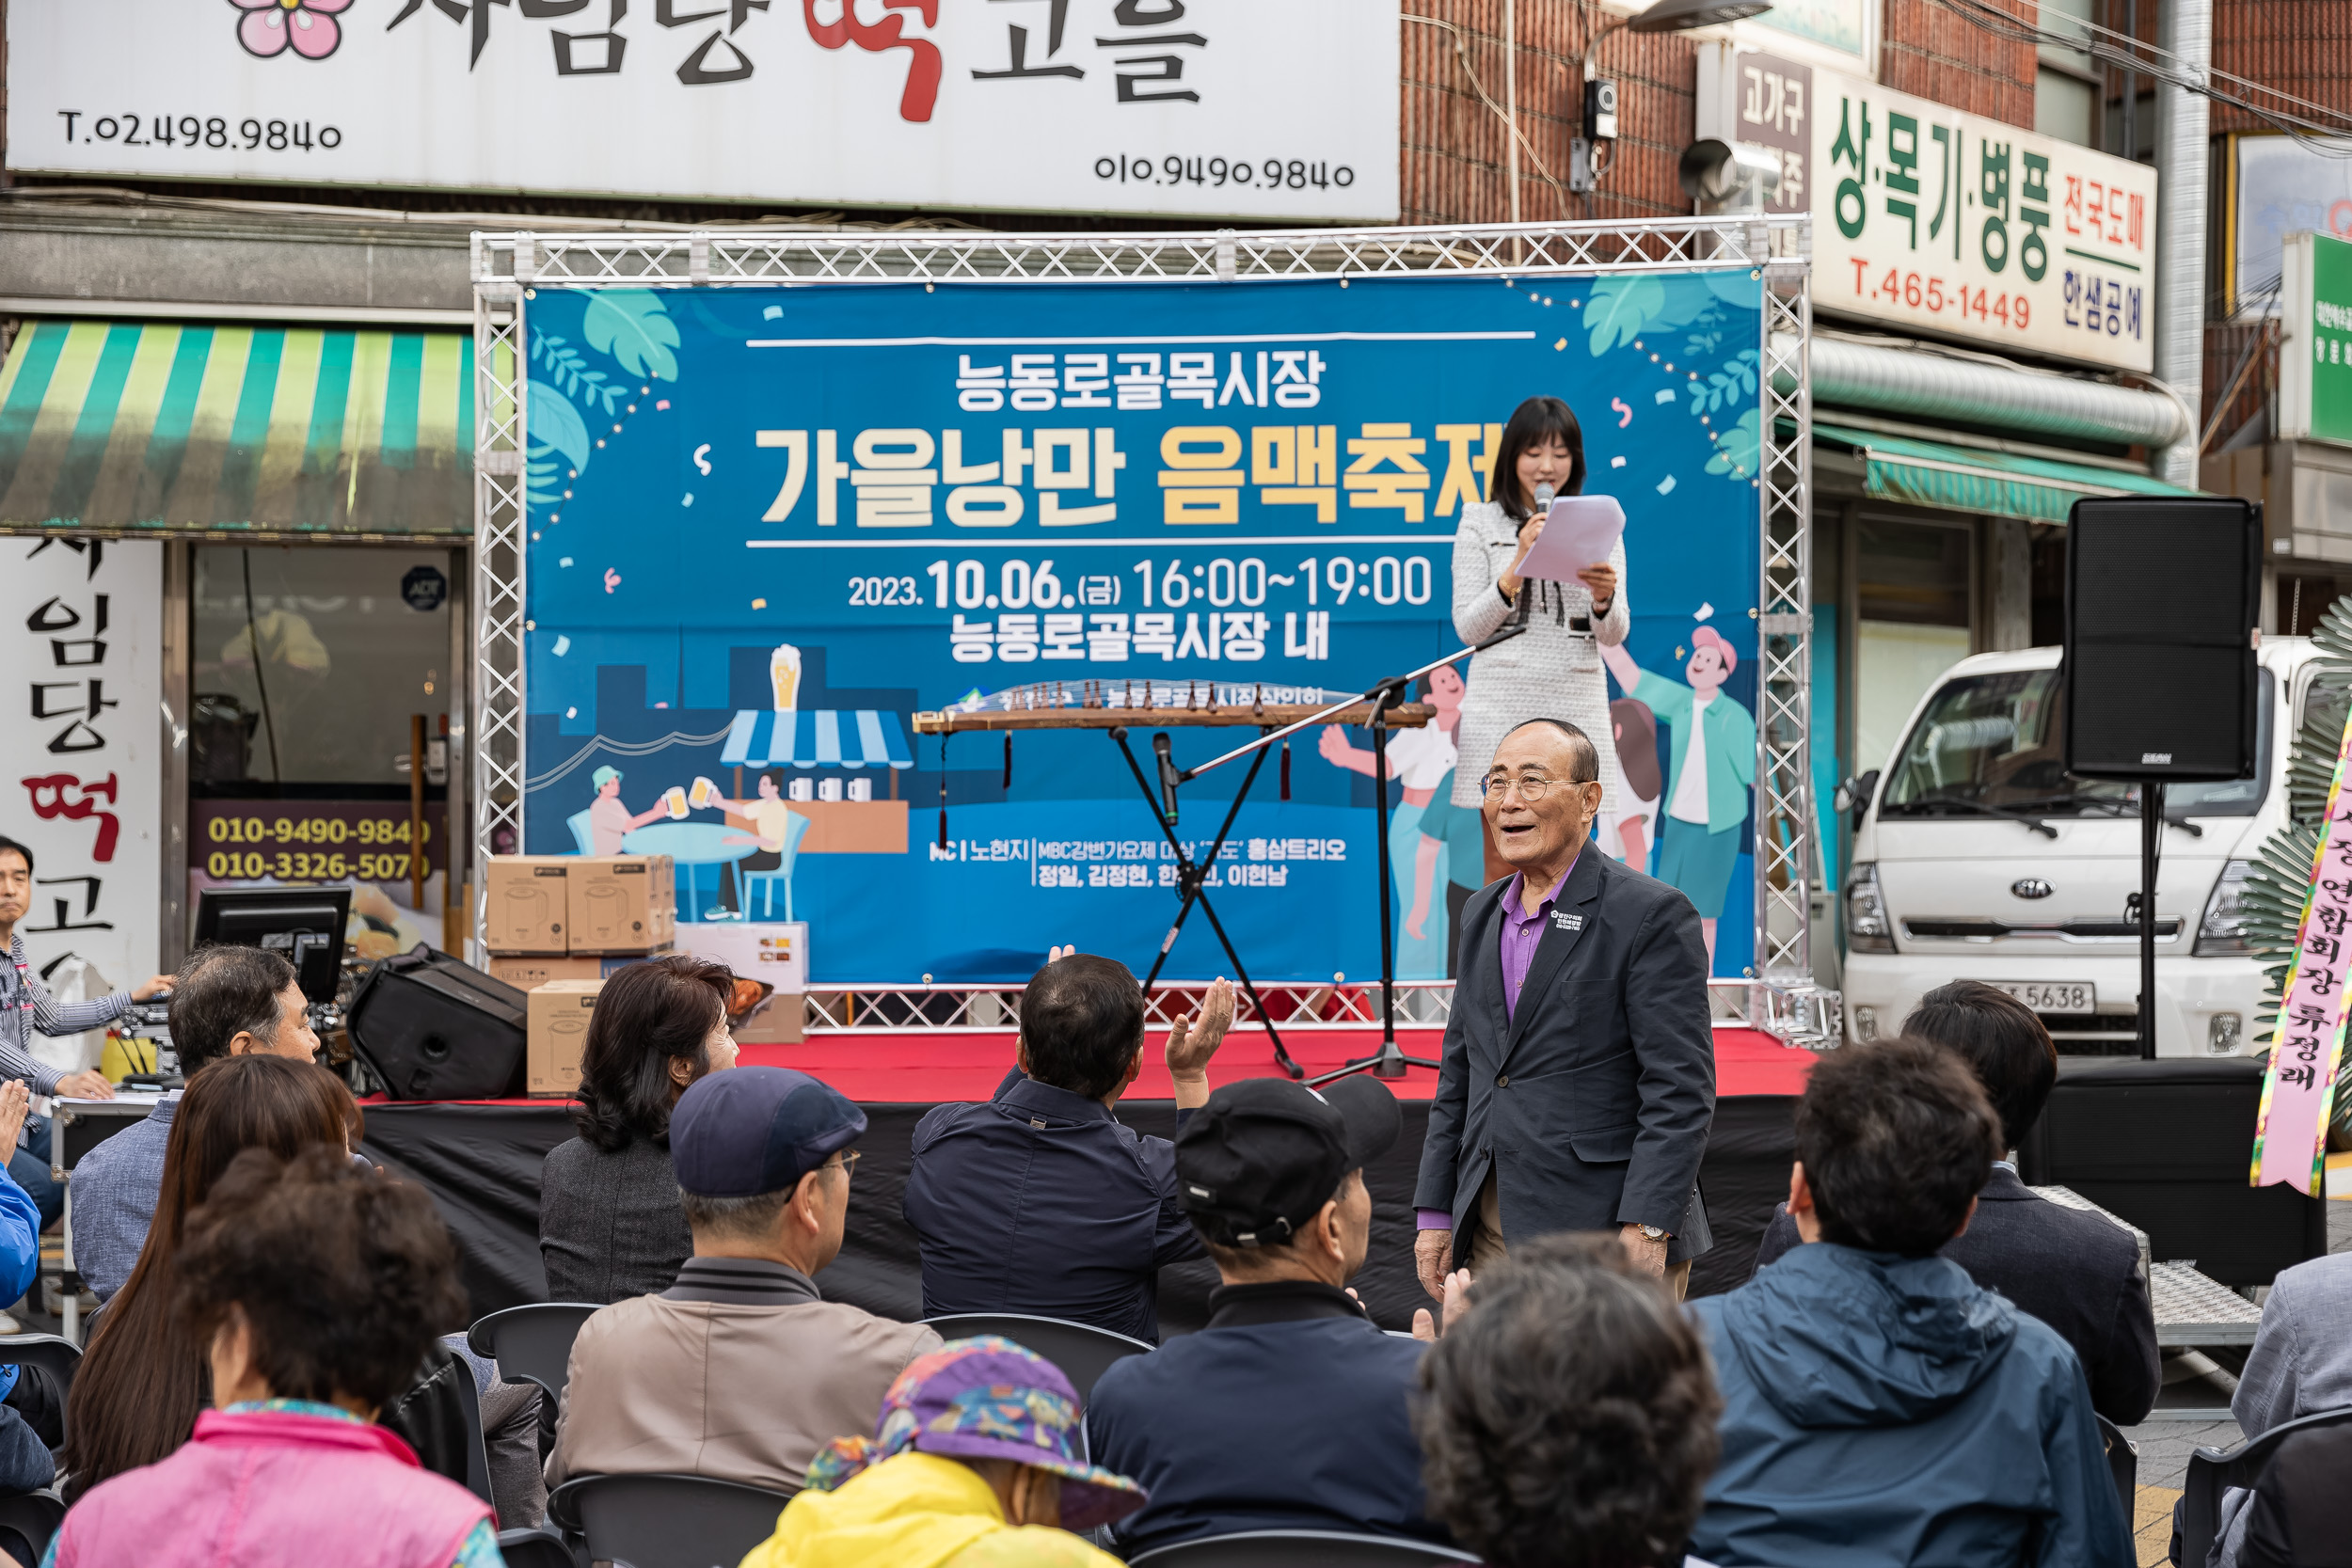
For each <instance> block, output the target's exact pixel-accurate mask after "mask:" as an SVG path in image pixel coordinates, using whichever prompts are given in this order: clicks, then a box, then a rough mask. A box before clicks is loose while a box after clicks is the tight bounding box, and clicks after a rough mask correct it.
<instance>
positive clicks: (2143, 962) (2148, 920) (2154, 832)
mask: <svg viewBox="0 0 2352 1568" xmlns="http://www.w3.org/2000/svg"><path fill="white" fill-rule="evenodd" d="M2163 844H2164V784H2163V782H2162V781H2160V780H2156V779H2143V780H2141V781H2140V784H2139V1059H2140V1060H2141V1061H2143V1062H2153V1061H2154V1060H2155V1059H2156V859H2157V855H2158V853H2159V851H2160V850H2161V848H2162V847H2163Z"/></svg>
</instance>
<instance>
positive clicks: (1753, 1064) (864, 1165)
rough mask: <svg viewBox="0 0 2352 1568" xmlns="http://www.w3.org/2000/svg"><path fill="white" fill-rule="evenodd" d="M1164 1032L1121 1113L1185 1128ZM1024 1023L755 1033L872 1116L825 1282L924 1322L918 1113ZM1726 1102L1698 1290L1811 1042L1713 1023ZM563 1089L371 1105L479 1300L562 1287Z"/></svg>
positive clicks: (1772, 1166) (1394, 1197)
mask: <svg viewBox="0 0 2352 1568" xmlns="http://www.w3.org/2000/svg"><path fill="white" fill-rule="evenodd" d="M1161 1037H1162V1035H1161V1032H1160V1031H1157V1030H1154V1031H1153V1033H1152V1039H1151V1041H1150V1043H1149V1044H1148V1045H1147V1047H1146V1049H1145V1051H1144V1063H1145V1066H1144V1070H1143V1073H1142V1075H1141V1076H1140V1077H1139V1078H1138V1079H1137V1080H1136V1085H1135V1087H1134V1088H1133V1089H1131V1090H1130V1091H1129V1093H1128V1095H1127V1097H1126V1098H1125V1099H1124V1100H1123V1101H1121V1102H1120V1108H1119V1116H1120V1120H1121V1121H1123V1122H1125V1123H1127V1124H1128V1125H1129V1126H1131V1127H1133V1128H1135V1129H1136V1131H1138V1132H1146V1133H1152V1134H1156V1135H1158V1136H1161V1137H1170V1136H1173V1135H1174V1133H1175V1131H1176V1108H1175V1105H1174V1103H1173V1099H1172V1091H1171V1088H1170V1085H1169V1084H1168V1069H1167V1068H1166V1067H1165V1066H1163V1065H1162V1064H1161V1063H1160V1061H1159V1060H1158V1056H1159V1041H1160V1038H1161ZM1379 1038H1380V1037H1379V1032H1378V1031H1377V1030H1353V1029H1351V1030H1344V1031H1329V1030H1297V1031H1294V1032H1292V1033H1290V1034H1287V1035H1285V1036H1284V1040H1285V1042H1286V1043H1287V1044H1288V1045H1289V1047H1290V1050H1291V1053H1292V1054H1293V1055H1294V1056H1295V1058H1296V1059H1297V1060H1298V1062H1299V1064H1300V1065H1301V1066H1302V1067H1304V1068H1305V1069H1307V1070H1308V1071H1309V1072H1310V1073H1314V1072H1318V1071H1327V1070H1328V1069H1331V1068H1334V1067H1337V1066H1339V1065H1340V1064H1341V1063H1342V1062H1343V1061H1346V1060H1347V1059H1349V1058H1350V1057H1352V1056H1359V1055H1363V1054H1366V1053H1370V1052H1371V1051H1372V1050H1373V1049H1374V1048H1375V1047H1376V1046H1377V1045H1378V1043H1379ZM1441 1038H1442V1034H1441V1031H1438V1030H1436V1029H1414V1030H1407V1031H1401V1032H1400V1033H1399V1036H1398V1043H1399V1044H1400V1045H1402V1046H1403V1047H1404V1049H1405V1051H1406V1054H1408V1055H1425V1056H1427V1057H1429V1058H1430V1059H1432V1060H1434V1059H1436V1057H1437V1055H1438V1050H1439V1044H1440V1040H1441ZM1013 1039H1014V1036H1013V1032H1012V1031H1011V1030H1002V1031H991V1032H987V1033H958V1034H949V1033H946V1032H945V1031H930V1032H909V1033H904V1034H863V1033H859V1034H826V1035H819V1036H816V1037H812V1038H811V1039H809V1040H807V1041H805V1042H803V1043H802V1044H799V1045H746V1046H745V1047H743V1049H742V1060H743V1062H744V1063H746V1064H750V1065H755V1066H756V1065H767V1066H773V1067H791V1068H798V1069H801V1070H803V1071H804V1072H808V1073H811V1074H813V1075H814V1076H816V1077H818V1078H820V1079H822V1080H824V1081H825V1082H826V1083H828V1084H831V1085H833V1086H834V1087H835V1088H837V1089H839V1090H840V1091H841V1092H842V1093H843V1094H846V1095H848V1096H849V1097H850V1099H851V1100H854V1101H857V1102H858V1104H859V1105H860V1106H861V1107H862V1108H863V1109H864V1110H865V1111H866V1117H867V1123H868V1125H867V1130H866V1136H865V1137H864V1138H862V1139H860V1140H859V1148H860V1150H861V1152H862V1153H863V1154H864V1156H865V1158H863V1159H862V1160H860V1161H859V1163H858V1167H857V1177H856V1185H855V1187H854V1188H853V1190H852V1193H851V1196H850V1225H849V1234H848V1237H847V1239H846V1242H845V1243H844V1245H843V1247H842V1252H841V1257H840V1258H839V1259H837V1260H836V1261H835V1262H834V1265H833V1267H832V1268H830V1269H827V1270H826V1271H825V1274H824V1277H823V1279H822V1280H821V1281H820V1283H821V1284H822V1286H823V1288H824V1291H825V1293H826V1295H827V1296H828V1297H829V1298H831V1299H834V1300H837V1301H849V1302H853V1303H855V1304H856V1305H858V1306H860V1307H866V1309H867V1310H869V1311H874V1312H880V1313H882V1314H884V1315H886V1316H889V1317H894V1318H900V1319H910V1318H914V1317H919V1316H920V1315H921V1312H922V1291H921V1286H920V1271H919V1267H918V1260H917V1258H916V1253H915V1245H914V1236H913V1234H912V1233H911V1232H910V1231H909V1230H908V1228H907V1227H906V1224H905V1222H904V1221H903V1220H902V1219H901V1218H900V1217H899V1212H898V1205H899V1199H900V1196H902V1194H903V1193H904V1191H905V1186H906V1175H907V1169H908V1164H909V1162H910V1160H911V1158H912V1149H913V1143H914V1126H915V1123H916V1122H918V1121H919V1120H921V1119H922V1117H923V1114H924V1113H925V1112H926V1111H928V1110H929V1109H930V1107H931V1106H933V1105H936V1104H940V1103H943V1102H946V1101H973V1100H985V1099H987V1098H989V1097H990V1096H991V1095H993V1093H994V1092H995V1090H996V1085H998V1084H999V1083H1001V1082H1002V1081H1003V1079H1004V1076H1005V1073H1006V1071H1007V1069H1009V1068H1010V1067H1011V1066H1012V1060H1013ZM1715 1053H1716V1079H1717V1085H1718V1101H1717V1105H1716V1111H1715V1125H1714V1130H1713V1132H1712V1133H1711V1134H1710V1136H1709V1138H1708V1153H1707V1161H1706V1164H1705V1165H1704V1166H1702V1167H1701V1170H1700V1186H1701V1188H1702V1190H1703V1192H1704V1195H1705V1196H1706V1200H1707V1213H1708V1223H1709V1224H1710V1226H1711V1227H1713V1229H1714V1232H1715V1249H1714V1251H1713V1252H1711V1253H1709V1254H1708V1256H1706V1257H1704V1258H1701V1259H1698V1260H1697V1263H1696V1266H1695V1267H1694V1268H1693V1270H1692V1291H1693V1292H1694V1293H1697V1294H1708V1293H1711V1292H1713V1291H1725V1290H1729V1289H1731V1288H1732V1287H1733V1286H1736V1285H1738V1284H1740V1282H1742V1281H1743V1280H1745V1279H1746V1278H1747V1276H1748V1274H1749V1272H1750V1269H1751V1267H1752V1265H1753V1264H1754V1262H1755V1259H1756V1243H1757V1241H1758V1240H1759V1239H1760V1238H1761V1236H1762V1234H1763V1229H1764V1226H1765V1223H1766V1222H1767V1221H1768V1220H1770V1218H1771V1217H1772V1205H1773V1204H1774V1203H1776V1202H1777V1201H1778V1200H1779V1199H1780V1198H1781V1197H1783V1196H1786V1195H1787V1194H1788V1165H1789V1161H1790V1159H1791V1157H1792V1155H1793V1152H1794V1148H1795V1144H1794V1138H1793V1136H1792V1133H1791V1132H1790V1128H1789V1116H1790V1112H1791V1109H1792V1108H1793V1106H1794V1104H1795V1099H1796V1096H1797V1095H1798V1094H1800V1093H1802V1092H1803V1090H1804V1074H1805V1069H1807V1068H1808V1067H1810V1066H1811V1064H1812V1055H1811V1053H1808V1052H1805V1051H1802V1050H1796V1049H1792V1048H1790V1047H1788V1046H1784V1045H1782V1044H1781V1043H1780V1042H1779V1041H1778V1040H1777V1039H1775V1038H1773V1037H1772V1036H1770V1035H1767V1034H1763V1033H1760V1032H1758V1031H1755V1030H1749V1029H1718V1030H1716V1031H1715ZM1276 1070H1277V1069H1276V1067H1275V1063H1274V1052H1273V1048H1272V1046H1271V1044H1270V1043H1269V1042H1268V1041H1267V1039H1266V1037H1265V1033H1264V1031H1263V1030H1262V1029H1252V1028H1239V1029H1236V1030H1234V1031H1233V1032H1232V1035H1230V1036H1229V1037H1227V1038H1226V1041H1225V1043H1224V1045H1223V1046H1222V1047H1220V1048H1219V1050H1218V1051H1217V1053H1216V1059H1215V1060H1214V1061H1213V1062H1212V1063H1211V1064H1210V1069H1209V1076H1210V1079H1211V1081H1212V1082H1213V1083H1230V1082H1232V1081H1233V1080H1235V1079H1241V1078H1249V1077H1262V1076H1267V1075H1270V1074H1272V1073H1274V1072H1275V1071H1276ZM1437 1081H1438V1075H1437V1074H1436V1073H1435V1072H1432V1071H1428V1070H1426V1069H1413V1070H1412V1071H1410V1072H1409V1073H1408V1074H1407V1075H1406V1077H1405V1078H1404V1079H1402V1080H1398V1081H1394V1082H1392V1083H1391V1088H1393V1089H1394V1090H1395V1091H1396V1094H1397V1098H1398V1099H1399V1100H1401V1101H1404V1102H1405V1103H1404V1111H1405V1128H1404V1133H1403V1135H1402V1136H1401V1137H1400V1138H1399V1139H1398V1141H1397V1147H1396V1148H1394V1149H1392V1150H1391V1151H1390V1153H1389V1155H1388V1156H1387V1157H1386V1158H1385V1159H1383V1160H1381V1161H1380V1162H1379V1163H1378V1164H1376V1165H1375V1166H1374V1167H1373V1168H1371V1169H1368V1170H1367V1171H1366V1172H1365V1173H1364V1174H1365V1181H1366V1184H1367V1185H1368V1186H1369V1187H1370V1188H1371V1191H1372V1197H1373V1238H1372V1256H1371V1258H1370V1259H1368V1260H1367V1263H1366V1267H1365V1270H1364V1273H1363V1275H1362V1276H1361V1277H1360V1278H1359V1281H1358V1287H1359V1291H1361V1293H1362V1295H1363V1298H1364V1301H1365V1303H1366V1305H1367V1306H1368V1307H1370V1308H1371V1309H1372V1311H1373V1314H1374V1316H1375V1318H1376V1319H1377V1320H1378V1321H1379V1322H1380V1323H1381V1324H1382V1325H1383V1326H1384V1327H1390V1328H1404V1327H1406V1326H1409V1324H1410V1323H1411V1318H1412V1310H1413V1308H1414V1307H1417V1306H1421V1305H1423V1304H1424V1303H1425V1301H1426V1299H1427V1298H1426V1297H1424V1296H1423V1295H1422V1291H1421V1288H1420V1286H1419V1284H1418V1283H1417V1282H1416V1281H1415V1280H1414V1278H1413V1274H1412V1247H1413V1223H1414V1222H1413V1211H1412V1197H1413V1184H1414V1180H1415V1178H1416V1176H1417V1174H1418V1170H1419V1166H1420V1164H1421V1147H1422V1134H1423V1132H1424V1130H1425V1129H1426V1127H1427V1125H1428V1105H1429V1100H1430V1097H1431V1095H1432V1094H1433V1093H1434V1092H1435V1091H1436V1088H1437ZM566 1104H567V1102H566V1101H561V1100H507V1101H473V1102H462V1103H461V1102H431V1101H428V1102H408V1103H396V1102H391V1101H382V1100H372V1101H368V1102H366V1103H365V1105H364V1110H365V1112H366V1116H367V1133H366V1140H365V1142H364V1144H363V1145H362V1148H363V1149H364V1151H365V1152H366V1154H367V1156H368V1157H369V1158H370V1159H372V1160H373V1161H375V1162H376V1163H377V1164H381V1165H383V1166H385V1167H386V1168H387V1169H389V1170H390V1171H392V1172H394V1173H395V1174H397V1175H399V1176H402V1177H404V1178H405V1179H407V1180H413V1181H416V1182H417V1183H419V1184H420V1185H421V1186H423V1187H424V1188H425V1189H426V1190H428V1191H429V1192H431V1193H432V1194H433V1196H434V1198H435V1200H436V1202H437V1204H438V1205H439V1207H440V1210H441V1213H442V1215H443V1217H444V1218H446V1219H447V1220H448V1221H449V1223H450V1227H451V1228H452V1229H453V1231H454V1232H455V1233H456V1236H457V1240H458V1245H459V1249H460V1253H461V1256H462V1260H463V1266H464V1270H465V1281H466V1287H467V1290H468V1292H469V1295H470V1296H471V1298H472V1307H471V1309H472V1312H473V1314H474V1315H475V1316H480V1315H481V1314H483V1313H485V1312H490V1311H495V1310H497V1309H498V1308H500V1307H511V1306H514V1305H516V1304H517V1303H519V1302H525V1301H544V1300H546V1299H547V1277H546V1275H545V1274H544V1273H543V1272H542V1270H541V1268H540V1264H539V1248H538V1224H539V1165H540V1162H541V1161H542V1160H543V1159H545V1158H546V1156H547V1153H548V1150H549V1149H551V1148H554V1147H555V1146H556V1145H558V1144H560V1143H562V1142H564V1140H565V1139H567V1138H569V1137H570V1136H571V1135H572V1122H571V1117H570V1115H569V1114H568V1111H567V1109H566ZM1215 1283H1216V1275H1215V1274H1214V1272H1213V1271H1212V1270H1211V1269H1210V1268H1209V1266H1208V1264H1207V1263H1206V1262H1194V1263H1184V1264H1178V1265H1176V1266H1174V1267H1172V1268H1168V1269H1165V1270H1163V1271H1162V1272H1161V1277H1160V1321H1161V1327H1162V1329H1163V1331H1164V1332H1168V1333H1181V1332H1185V1331H1188V1330H1190V1329H1193V1328H1197V1327H1199V1326H1200V1323H1201V1322H1202V1321H1203V1320H1204V1318H1205V1316H1206V1302H1207V1297H1208V1292H1209V1290H1210V1288H1211V1287H1212V1286H1214V1285H1215Z"/></svg>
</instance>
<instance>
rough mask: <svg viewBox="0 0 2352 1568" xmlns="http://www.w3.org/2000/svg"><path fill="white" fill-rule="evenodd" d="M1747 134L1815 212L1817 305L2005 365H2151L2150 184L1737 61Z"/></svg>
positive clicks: (1893, 98)
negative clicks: (1977, 347)
mask: <svg viewBox="0 0 2352 1568" xmlns="http://www.w3.org/2000/svg"><path fill="white" fill-rule="evenodd" d="M1728 76H1729V80H1728V82H1727V83H1726V84H1725V87H1724V90H1726V91H1728V92H1730V93H1732V94H1733V95H1735V98H1736V102H1735V103H1732V104H1731V105H1729V106H1728V109H1729V112H1728V114H1727V115H1725V116H1724V119H1727V120H1728V121H1729V123H1731V124H1732V125H1733V126H1734V127H1735V128H1736V135H1737V139H1738V140H1740V141H1742V142H1749V143H1753V144H1755V145H1757V146H1761V147H1769V148H1772V149H1773V150H1774V151H1775V154H1776V155H1777V156H1778V157H1779V159H1780V161H1781V191H1780V196H1779V198H1778V199H1777V200H1775V201H1774V202H1773V203H1772V208H1773V210H1775V211H1795V210H1804V211H1808V212H1810V213H1811V214H1813V270H1814V285H1813V286H1814V296H1813V297H1814V305H1815V308H1816V309H1820V310H1822V311H1825V312H1834V313H1836V314H1839V315H1846V316H1859V317H1863V318H1866V319H1867V320H1870V321H1874V322H1884V323H1888V324H1891V325H1897V326H1900V327H1903V328H1905V329H1908V330H1917V331H1923V332H1930V333H1934V334H1938V335H1940V336H1944V337H1950V338H1961V339H1966V340H1969V341H1977V342H1981V343H1984V344H1986V345H1988V346H1990V347H1992V348H1994V349H1996V350H2000V351H2004V352H2007V353H2012V354H2033V355H2046V356H2054V357H2060V358H2066V359H2076V360H2081V361H2084V362H2086V363H2089V364H2094V365H2108V366H2114V367H2118V368H2120V369H2124V370H2135V371H2146V370H2149V369H2151V368H2153V365H2154V363H2155V268H2154V247H2155V239H2156V173H2155V170H2154V169H2153V168H2150V167H2149V166H2146V165H2144V164H2136V163H2132V162H2130V161H2129V160H2127V159H2122V158H2116V157H2110V156H2108V155H2107V154H2106V153H2103V152H2093V151H2091V150H2089V149H2088V148H2083V147H2078V146H2076V145H2075V144H2074V143H2073V142H2067V141H2059V140H2058V139H2057V138H2056V137H2052V136H2038V135H2034V134H2033V133H2032V132H2030V131H2022V130H2019V129H2018V128H2017V127H2016V126H2013V125H2009V124H2005V123H2003V122H2002V121H1999V120H1994V119H1984V118H1982V117H1981V116H1978V115H1970V114H1963V113H1962V112H1960V111H1959V110H1957V109H1952V108H1947V107H1946V106H1945V105H1943V104H1941V103H1933V102H1931V101H1930V100H1928V99H1924V98H1914V97H1912V96H1911V95H1910V94H1908V93H1900V92H1895V91H1892V90H1890V89H1889V88H1886V87H1880V86H1879V85H1878V84H1876V83H1875V82H1868V81H1864V80H1862V79H1861V78H1858V77H1852V76H1846V75H1842V74H1840V73H1838V72H1836V71H1823V70H1820V69H1818V68H1815V67H1812V66H1808V65H1804V64H1803V63H1801V62H1797V61H1791V60H1786V59H1779V58H1775V57H1773V56H1771V55H1756V54H1750V53H1747V52H1744V51H1743V52H1741V53H1740V55H1737V56H1736V58H1735V61H1734V69H1733V70H1732V71H1730V72H1729V73H1728Z"/></svg>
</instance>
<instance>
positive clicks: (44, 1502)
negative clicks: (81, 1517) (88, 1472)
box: [0, 1492, 65, 1568]
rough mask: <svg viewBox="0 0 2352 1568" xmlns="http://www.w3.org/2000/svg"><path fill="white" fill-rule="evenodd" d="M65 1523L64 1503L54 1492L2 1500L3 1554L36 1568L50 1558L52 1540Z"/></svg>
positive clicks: (0, 1540) (0, 1543)
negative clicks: (39, 1563) (47, 1556)
mask: <svg viewBox="0 0 2352 1568" xmlns="http://www.w3.org/2000/svg"><path fill="white" fill-rule="evenodd" d="M63 1523H65V1500H64V1499H63V1498H61V1497H58V1496H57V1495H56V1493H55V1492H26V1493H24V1494H23V1495H22V1496H19V1497H0V1551H5V1552H7V1553H8V1555H9V1556H10V1557H12V1558H14V1559H16V1560H17V1561H18V1562H20V1563H23V1564H24V1568H33V1564H34V1563H36V1562H39V1561H40V1560H41V1559H42V1558H43V1557H45V1556H46V1555H48V1551H49V1538H50V1537H51V1536H53V1535H55V1534H56V1533H57V1527H58V1526H59V1525H61V1524H63Z"/></svg>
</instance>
